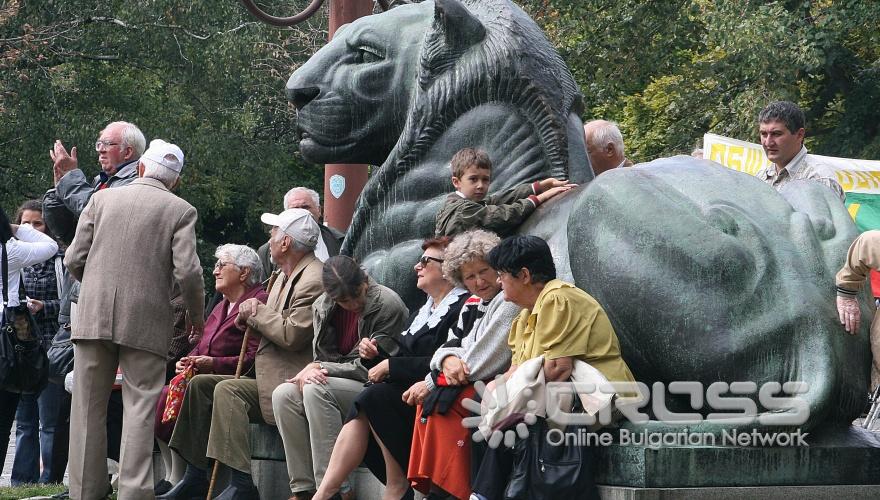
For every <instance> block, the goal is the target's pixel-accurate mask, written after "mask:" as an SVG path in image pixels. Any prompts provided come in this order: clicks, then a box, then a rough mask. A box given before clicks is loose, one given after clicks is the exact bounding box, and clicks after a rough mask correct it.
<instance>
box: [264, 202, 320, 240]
mask: <svg viewBox="0 0 880 500" xmlns="http://www.w3.org/2000/svg"><path fill="white" fill-rule="evenodd" d="M260 220H261V221H263V223H264V224H268V225H270V226H277V227H278V229H280V230H281V231H283V232H284V233H285V234H287V235H288V236H290V237H291V238H293V239H294V240H296V241H298V242H299V243H302V244H303V245H306V246H309V247H314V246H315V245H317V244H318V237H319V236H320V234H321V230H320V228H318V223H317V222H315V219H314V217H312V214H311V213H309V211H308V210H305V209H303V208H288V209H287V210H285V211H283V212H281V213H280V214H277V215H276V214H269V213H265V214H263V215H261V216H260Z"/></svg>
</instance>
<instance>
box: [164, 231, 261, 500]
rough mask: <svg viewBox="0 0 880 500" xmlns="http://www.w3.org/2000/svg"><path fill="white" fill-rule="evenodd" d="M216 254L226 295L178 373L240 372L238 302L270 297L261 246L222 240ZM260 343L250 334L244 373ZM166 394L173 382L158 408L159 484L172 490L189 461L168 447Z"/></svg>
mask: <svg viewBox="0 0 880 500" xmlns="http://www.w3.org/2000/svg"><path fill="white" fill-rule="evenodd" d="M214 256H215V257H217V263H216V264H214V287H215V288H216V289H217V291H218V292H219V293H221V294H222V295H223V300H221V301H220V302H218V303H217V305H216V306H214V309H213V310H212V311H211V314H210V315H209V316H208V319H207V320H206V321H205V333H204V334H203V335H202V337H201V339H199V342H198V344H197V345H196V346H195V348H193V350H192V351H190V352H189V354H187V355H186V356H184V357H182V358H181V359H180V361H178V362H177V365H176V366H175V369H176V372H177V373H181V372H183V371H184V370H186V369H187V368H189V367H192V368H193V371H194V372H195V373H198V374H208V373H210V374H216V375H233V374H235V369H236V367H237V366H238V358H239V354H240V353H241V344H242V341H243V339H244V330H243V329H241V328H239V327H238V326H237V325H236V324H235V319H236V318H237V317H238V305H239V304H241V303H242V302H243V301H245V300H247V299H250V298H256V299H258V300H259V301H260V302H263V303H265V302H266V299H267V297H268V295H267V294H266V290H264V289H263V286H262V285H261V284H260V281H261V279H262V273H263V266H262V264H261V263H260V258H259V256H257V252H255V251H254V250H253V249H252V248H250V247H247V246H245V245H232V244H227V245H221V246H219V247H217V250H216V252H214ZM259 343H260V338H259V336H258V335H251V336H249V337H248V340H247V348H246V350H245V353H244V358H243V360H242V369H241V373H246V372H247V371H248V370H250V369H251V366H252V365H253V364H254V356H255V354H256V352H257V346H258V345H259ZM167 396H168V386H166V387H165V388H164V389H163V390H162V395H161V396H160V397H159V403H158V405H157V408H156V438H157V441H158V442H159V449H160V450H162V458H163V460H164V461H165V471H166V479H165V480H164V481H160V483H159V485H157V489H158V492H157V494H162V493H164V492H165V491H168V490H169V489H170V488H171V483H172V481H174V482H176V481H177V480H179V479H180V477H181V476H182V474H183V470H182V469H183V467H184V466H185V463H184V461H183V460H181V458H180V457H179V456H178V455H177V454H176V453H172V452H171V450H170V449H169V448H168V444H167V443H168V441H169V440H170V439H171V433H172V432H173V431H174V424H175V423H176V420H169V421H167V422H162V416H163V414H164V413H165V402H166V399H167Z"/></svg>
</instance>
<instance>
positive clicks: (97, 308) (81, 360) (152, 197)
mask: <svg viewBox="0 0 880 500" xmlns="http://www.w3.org/2000/svg"><path fill="white" fill-rule="evenodd" d="M137 168H138V175H139V176H140V178H139V179H137V180H135V181H133V182H132V183H131V184H129V185H128V186H125V187H122V188H118V189H107V190H102V191H98V192H96V193H95V194H94V195H93V196H92V197H91V199H90V200H89V203H88V205H87V206H86V208H85V210H84V211H83V213H82V215H81V216H80V219H79V223H78V225H77V229H76V235H75V236H74V238H73V242H72V243H71V245H70V247H69V248H68V250H67V256H66V257H65V259H64V263H65V264H66V265H67V267H68V269H69V270H70V274H71V275H73V276H74V277H75V278H76V279H78V280H80V281H81V282H82V288H81V291H80V297H79V313H78V318H77V321H76V322H75V324H74V325H73V334H72V338H73V341H74V353H75V354H74V356H75V358H76V370H75V373H74V381H73V403H72V407H71V414H70V425H71V428H72V429H76V432H71V436H70V497H71V498H73V499H77V500H95V499H99V498H104V497H105V496H106V494H107V490H108V487H109V484H108V482H107V462H106V460H105V458H106V456H107V432H106V427H105V422H106V419H107V400H108V398H109V397H110V391H111V389H112V386H113V383H114V381H115V379H116V369H117V367H119V368H120V369H121V371H122V400H123V405H124V413H123V426H124V428H125V435H124V437H123V439H122V450H121V456H120V460H119V495H118V498H120V499H135V498H137V499H141V498H152V495H153V471H152V452H153V425H154V424H153V423H154V419H155V408H156V400H157V398H158V397H159V394H160V392H161V390H162V386H163V385H164V383H165V355H166V353H167V352H168V343H169V341H170V339H171V335H172V333H173V325H174V319H173V313H172V309H171V303H170V301H169V299H170V296H171V290H172V286H173V283H174V281H175V280H176V281H177V282H178V283H179V284H180V288H181V290H182V296H183V300H184V304H185V305H186V309H187V311H188V312H189V316H190V318H192V323H193V325H192V334H193V335H200V334H201V331H202V328H203V319H202V311H203V310H204V301H205V297H204V282H203V280H202V268H201V265H200V264H199V258H198V256H197V255H196V234H195V224H196V218H197V214H196V209H195V208H193V206H192V205H190V204H189V203H187V202H186V201H184V200H182V199H180V198H178V197H177V196H175V195H174V194H172V193H171V189H173V188H174V186H176V185H177V183H178V181H179V178H180V171H181V169H182V168H183V152H182V151H181V150H180V148H178V147H177V146H175V145H173V144H169V143H167V142H165V141H163V140H161V139H157V140H154V141H153V142H151V143H150V147H149V149H147V151H145V152H144V154H143V156H142V157H141V159H140V162H139V164H138V167H137Z"/></svg>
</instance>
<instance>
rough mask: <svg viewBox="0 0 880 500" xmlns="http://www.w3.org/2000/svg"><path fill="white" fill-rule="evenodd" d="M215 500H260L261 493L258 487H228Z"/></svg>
mask: <svg viewBox="0 0 880 500" xmlns="http://www.w3.org/2000/svg"><path fill="white" fill-rule="evenodd" d="M214 500H260V492H259V491H257V487H256V486H254V485H251V487H250V488H239V487H237V486H228V487H227V488H226V489H225V490H223V491H222V492H221V493H220V494H219V495H217V496H216V497H214Z"/></svg>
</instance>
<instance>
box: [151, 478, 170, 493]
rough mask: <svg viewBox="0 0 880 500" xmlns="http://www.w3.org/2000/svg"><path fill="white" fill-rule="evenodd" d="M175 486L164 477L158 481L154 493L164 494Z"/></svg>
mask: <svg viewBox="0 0 880 500" xmlns="http://www.w3.org/2000/svg"><path fill="white" fill-rule="evenodd" d="M173 487H174V485H173V484H171V483H169V482H168V481H166V480H164V479H163V480H161V481H159V482H158V483H156V486H154V487H153V493H154V494H155V495H156V496H159V495H164V494H165V493H168V492H169V491H171V488H173Z"/></svg>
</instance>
